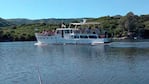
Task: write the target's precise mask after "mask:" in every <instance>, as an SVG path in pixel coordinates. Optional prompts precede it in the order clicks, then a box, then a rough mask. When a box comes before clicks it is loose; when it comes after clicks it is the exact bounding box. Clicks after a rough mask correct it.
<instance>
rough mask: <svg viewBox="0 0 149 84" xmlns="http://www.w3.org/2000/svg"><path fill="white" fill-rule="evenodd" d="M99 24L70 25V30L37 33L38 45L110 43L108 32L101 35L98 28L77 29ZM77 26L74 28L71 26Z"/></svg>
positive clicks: (60, 29)
mask: <svg viewBox="0 0 149 84" xmlns="http://www.w3.org/2000/svg"><path fill="white" fill-rule="evenodd" d="M99 24H100V23H98V22H86V21H84V22H81V23H70V26H69V27H68V28H57V29H56V30H53V31H50V32H49V31H44V33H35V36H36V39H37V42H38V44H90V45H95V44H100V43H109V42H110V38H108V34H107V32H105V33H104V34H100V33H99V32H100V31H99V30H98V28H77V27H78V26H84V25H99ZM72 25H73V26H75V27H74V28H72V27H71V26H72Z"/></svg>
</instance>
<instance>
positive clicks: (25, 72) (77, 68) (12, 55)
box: [0, 42, 149, 84]
mask: <svg viewBox="0 0 149 84" xmlns="http://www.w3.org/2000/svg"><path fill="white" fill-rule="evenodd" d="M34 43H35V42H2V43H0V84H39V80H38V77H39V76H38V74H39V75H40V76H41V79H42V83H43V84H149V73H148V72H149V67H148V65H149V52H148V51H149V42H113V43H110V44H101V45H98V46H90V45H48V46H35V45H34Z"/></svg>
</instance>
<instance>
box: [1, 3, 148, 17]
mask: <svg viewBox="0 0 149 84" xmlns="http://www.w3.org/2000/svg"><path fill="white" fill-rule="evenodd" d="M130 11H132V12H133V13H134V14H136V15H142V14H149V0H0V17H1V18H4V19H12V18H27V19H46V18H84V17H93V18H98V17H102V16H107V15H109V16H114V15H126V14H127V13H128V12H130Z"/></svg>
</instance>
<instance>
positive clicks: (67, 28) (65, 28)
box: [56, 28, 78, 30]
mask: <svg viewBox="0 0 149 84" xmlns="http://www.w3.org/2000/svg"><path fill="white" fill-rule="evenodd" d="M56 30H78V29H74V28H57V29H56Z"/></svg>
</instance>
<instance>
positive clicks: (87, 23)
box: [70, 22, 100, 25]
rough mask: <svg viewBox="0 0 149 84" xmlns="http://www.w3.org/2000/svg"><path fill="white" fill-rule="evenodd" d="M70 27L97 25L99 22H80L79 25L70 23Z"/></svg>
mask: <svg viewBox="0 0 149 84" xmlns="http://www.w3.org/2000/svg"><path fill="white" fill-rule="evenodd" d="M70 24H71V25H99V24H100V23H99V22H80V23H70Z"/></svg>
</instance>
